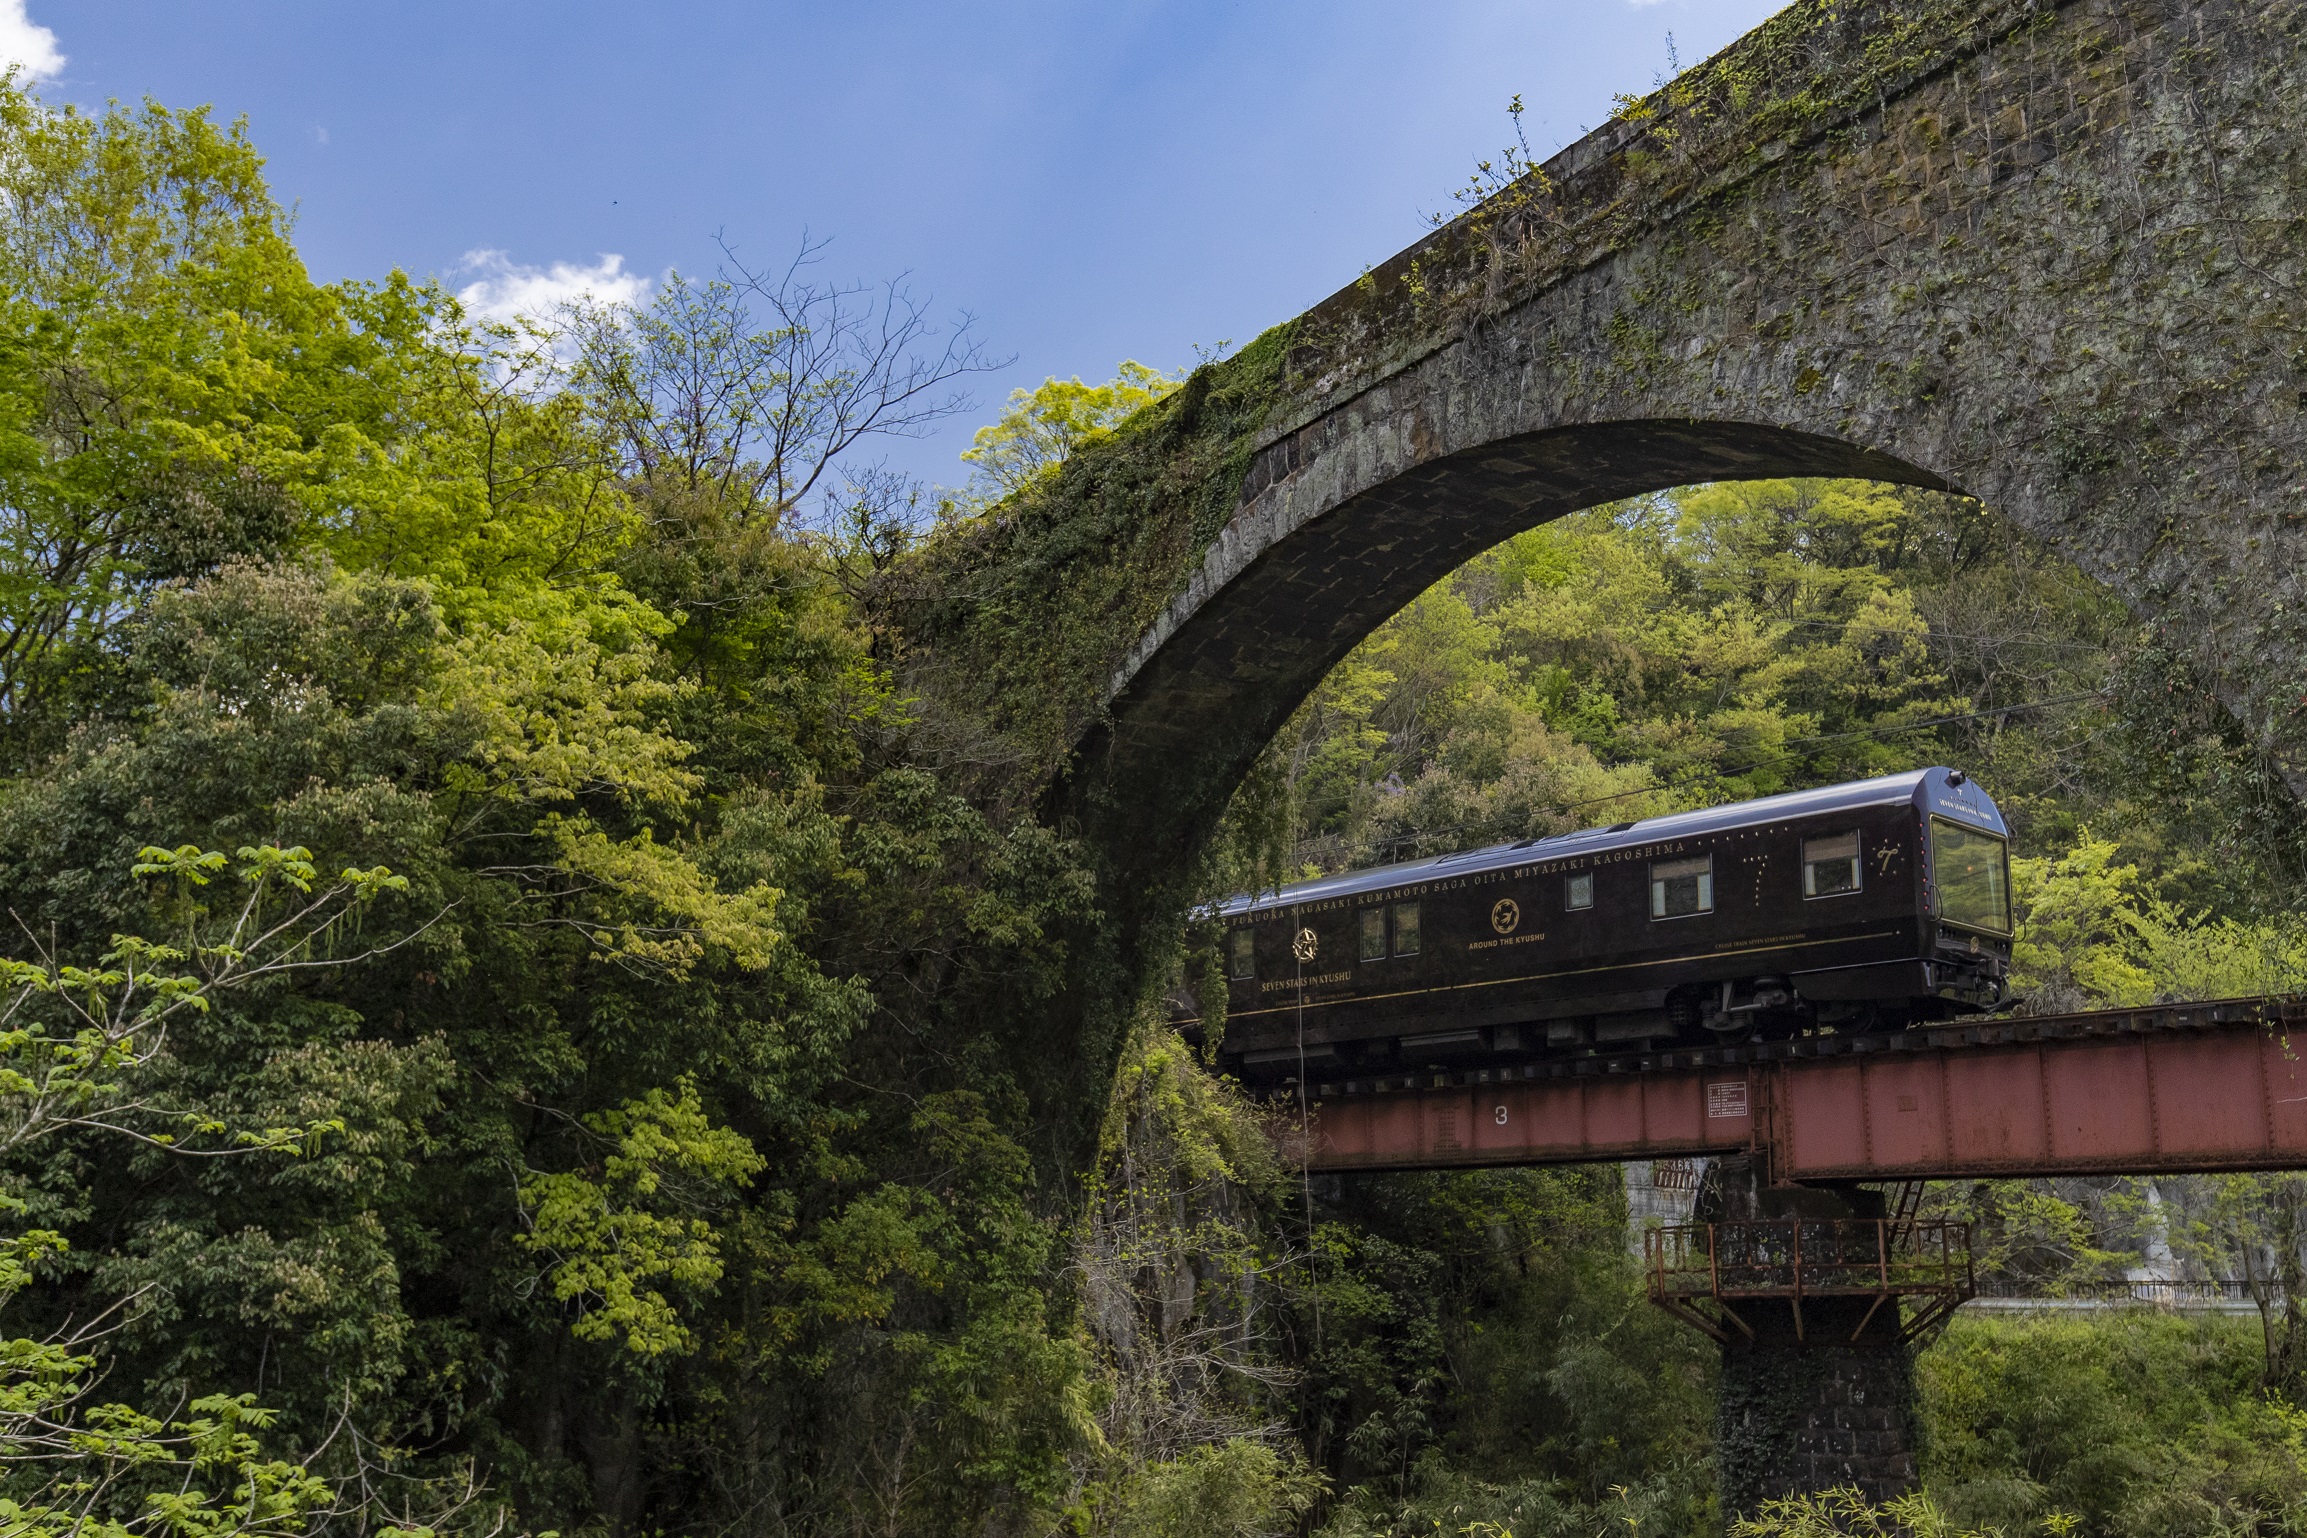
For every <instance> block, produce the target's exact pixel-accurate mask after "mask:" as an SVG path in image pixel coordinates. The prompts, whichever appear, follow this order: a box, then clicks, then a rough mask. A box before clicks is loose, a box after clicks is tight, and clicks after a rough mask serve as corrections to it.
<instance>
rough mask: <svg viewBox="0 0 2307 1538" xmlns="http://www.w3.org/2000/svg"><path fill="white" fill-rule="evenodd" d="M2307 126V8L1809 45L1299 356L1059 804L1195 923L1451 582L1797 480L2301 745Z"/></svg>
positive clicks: (1457, 244) (1492, 232)
mask: <svg viewBox="0 0 2307 1538" xmlns="http://www.w3.org/2000/svg"><path fill="white" fill-rule="evenodd" d="M1726 82H1727V83H1726ZM1836 89H1841V90H1843V91H1844V93H1845V94H1844V96H1843V98H1842V99H1841V101H1840V102H1839V103H1835V102H1834V101H1833V98H1832V96H1831V92H1832V91H1834V90H1836ZM1742 93H1743V95H1744V97H1745V104H1744V105H1743V106H1742V105H1740V103H1739V97H1740V96H1741V94H1742ZM1774 95H1776V96H1779V97H1781V98H1789V97H1797V96H1799V97H1800V98H1801V99H1802V100H1803V101H1804V103H1805V108H1804V111H1803V112H1802V113H1798V114H1793V115H1786V114H1780V115H1777V116H1774V115H1773V109H1772V108H1771V107H1770V106H1769V105H1768V104H1769V101H1770V99H1771V98H1772V97H1773V96H1774ZM2301 99H2307V6H2303V5H2302V4H2301V3H2300V0H2005V3H1996V0H1986V3H1980V0H1874V3H1870V4H1860V5H1849V4H1843V3H1839V0H1837V3H1834V4H1826V3H1819V4H1809V5H1806V4H1797V5H1796V6H1793V7H1791V8H1790V9H1789V10H1788V11H1786V12H1784V13H1782V14H1781V15H1780V16H1779V17H1778V18H1776V19H1774V20H1773V21H1772V22H1771V23H1769V24H1767V25H1766V26H1765V27H1764V28H1762V29H1760V30H1759V31H1757V32H1756V33H1754V34H1752V35H1750V36H1749V37H1748V38H1746V39H1744V40H1742V41H1741V42H1740V43H1738V44H1736V45H1734V46H1733V47H1732V48H1731V49H1730V50H1729V51H1728V52H1726V53H1725V54H1724V55H1722V56H1721V57H1719V58H1717V59H1715V60H1712V61H1709V63H1708V64H1706V65H1704V66H1701V67H1700V68H1699V69H1698V70H1695V71H1693V72H1692V73H1691V75H1690V76H1687V77H1685V79H1684V80H1683V81H1679V82H1677V83H1676V86H1675V87H1671V88H1669V89H1668V90H1667V91H1665V92H1662V93H1660V94H1659V95H1657V96H1654V97H1653V98H1651V99H1650V101H1649V103H1647V104H1646V105H1645V107H1644V108H1642V109H1640V110H1639V111H1638V112H1637V113H1635V114H1632V115H1630V116H1629V117H1627V118H1625V119H1621V120H1619V121H1615V122H1613V123H1611V124H1609V125H1606V126H1605V127H1604V128H1603V129H1601V130H1598V131H1597V132H1595V133H1594V134H1592V135H1589V136H1588V137H1587V138H1586V139H1584V140H1582V141H1580V142H1579V143H1577V144H1574V145H1572V146H1571V147H1570V148H1569V149H1567V150H1565V151H1563V152H1562V153H1561V154H1560V155H1558V156H1557V157H1555V159H1554V160H1553V161H1551V162H1549V163H1548V165H1547V167H1546V174H1545V179H1544V184H1543V185H1542V186H1541V185H1539V184H1534V183H1525V184H1524V185H1523V186H1521V187H1520V188H1518V189H1516V190H1515V191H1513V192H1511V193H1509V194H1507V195H1505V196H1504V197H1502V198H1500V199H1496V200H1493V202H1492V203H1491V204H1489V205H1485V207H1484V208H1483V209H1480V210H1477V211H1475V212H1474V213H1473V214H1470V215H1468V216H1467V217H1465V218H1463V219H1461V220H1460V221H1458V223H1457V224H1455V225H1453V226H1451V227H1449V228H1447V229H1445V230H1443V231H1441V232H1439V233H1438V234H1436V235H1435V236H1433V237H1431V238H1429V239H1428V240H1426V241H1424V242H1422V243H1421V244H1420V245H1419V246H1417V247H1413V248H1412V249H1411V250H1409V251H1406V252H1404V253H1402V254H1401V255H1399V256H1397V257H1396V258H1394V259H1393V260H1392V261H1391V262H1389V263H1387V264H1386V265H1385V266H1384V267H1381V268H1379V269H1377V270H1375V271H1374V272H1373V273H1371V274H1370V275H1369V276H1368V277H1366V278H1365V279H1363V280H1362V281H1360V282H1358V283H1356V284H1354V285H1352V286H1350V287H1348V288H1347V289H1345V290H1343V291H1341V292H1340V293H1339V294H1337V295H1335V296H1333V297H1332V298H1331V299H1330V300H1328V301H1326V302H1325V303H1323V304H1322V305H1320V306H1317V307H1316V308H1315V309H1314V310H1313V311H1311V312H1309V313H1308V314H1307V315H1305V316H1302V317H1300V318H1299V319H1298V320H1297V321H1295V322H1292V323H1291V324H1290V325H1289V326H1288V327H1286V328H1284V329H1283V331H1282V332H1281V333H1279V334H1277V335H1275V336H1272V337H1269V338H1268V339H1265V341H1266V344H1267V345H1269V346H1271V347H1273V348H1275V349H1276V350H1277V351H1278V364H1277V365H1276V366H1275V367H1274V369H1273V375H1274V377H1273V398H1272V401H1271V404H1270V406H1269V408H1268V410H1267V413H1266V416H1265V418H1264V420H1263V421H1262V422H1260V423H1258V424H1257V425H1256V426H1255V427H1254V428H1253V429H1251V430H1250V432H1249V433H1248V434H1247V443H1246V445H1244V446H1245V447H1246V448H1247V449H1248V452H1247V454H1246V456H1243V455H1240V454H1237V456H1236V458H1237V460H1246V469H1245V470H1244V472H1243V473H1242V477H1241V480H1240V483H1239V487H1238V490H1237V491H1236V493H1235V494H1234V496H1233V498H1232V499H1231V512H1230V516H1229V517H1227V518H1226V519H1225V521H1224V524H1223V527H1222V528H1220V529H1218V530H1217V531H1216V533H1215V537H1214V538H1212V539H1210V540H1209V541H1208V542H1207V543H1206V544H1203V545H1201V546H1199V547H1198V548H1195V549H1189V550H1184V551H1181V552H1180V554H1181V555H1182V556H1184V557H1185V558H1184V559H1182V560H1180V561H1179V562H1178V563H1177V569H1176V574H1175V576H1174V578H1173V579H1172V585H1171V587H1170V590H1169V592H1168V593H1167V594H1166V595H1165V596H1164V598H1163V600H1162V601H1161V602H1160V603H1159V605H1158V607H1149V609H1148V610H1147V611H1146V612H1145V613H1144V617H1143V618H1142V619H1140V620H1139V621H1137V622H1136V624H1135V628H1134V633H1130V634H1127V635H1123V634H1120V633H1118V631H1117V634H1116V636H1115V638H1114V639H1115V643H1116V645H1115V650H1114V652H1113V654H1112V658H1111V662H1110V665H1109V667H1108V669H1107V671H1106V673H1105V675H1104V677H1103V678H1102V679H1100V680H1099V681H1098V684H1097V688H1096V693H1097V709H1096V710H1095V711H1093V712H1088V713H1085V715H1084V717H1083V724H1082V726H1081V728H1080V730H1079V732H1078V735H1077V737H1076V739H1075V740H1076V750H1075V752H1074V755H1073V760H1072V764H1071V767H1070V769H1069V771H1068V774H1067V777H1066V780H1065V782H1064V785H1063V787H1062V789H1061V791H1060V793H1059V796H1058V798H1057V801H1056V802H1055V803H1054V804H1056V805H1057V806H1059V807H1060V808H1061V809H1062V813H1063V815H1064V816H1066V817H1067V818H1069V819H1070V820H1071V822H1072V825H1073V826H1075V827H1076V828H1077V829H1078V830H1079V831H1081V832H1082V833H1083V834H1084V835H1085V836H1086V837H1087V838H1088V839H1089V840H1090V841H1091V842H1092V844H1093V845H1094V846H1095V847H1096V848H1097V849H1098V850H1099V851H1100V852H1101V855H1102V856H1103V858H1104V861H1105V863H1106V864H1107V866H1108V868H1109V869H1110V870H1111V871H1112V872H1114V874H1115V876H1116V878H1117V879H1118V880H1120V881H1121V882H1123V883H1124V884H1125V885H1126V886H1127V887H1128V888H1129V889H1130V890H1132V891H1136V890H1151V889H1152V888H1154V887H1158V886H1159V885H1160V884H1161V880H1162V878H1163V877H1164V876H1165V875H1166V874H1168V873H1170V872H1173V871H1175V870H1177V869H1178V868H1179V867H1180V863H1181V862H1182V861H1184V860H1186V859H1187V858H1188V857H1190V855H1191V854H1192V852H1193V851H1194V850H1195V849H1196V848H1197V847H1198V846H1199V844H1200V842H1201V841H1202V839H1203V838H1204V837H1205V836H1206V834H1207V832H1208V831H1209V829H1210V828H1211V827H1212V826H1213V825H1214V822H1215V819H1216V817H1217V815H1218V813H1219V811H1220V810H1221V809H1222V807H1223V806H1224V804H1225V802H1226V800H1227V799H1228V797H1229V796H1230V794H1231V792H1232V790H1233V789H1234V787H1235V786H1236V785H1237V784H1238V783H1239V781H1240V779H1241V777H1242V775H1243V773H1244V772H1245V771H1246V769H1247V767H1248V766H1249V764H1250V763H1251V762H1252V760H1253V759H1254V757H1255V755H1256V754H1257V752H1258V751H1259V749H1260V748H1261V747H1262V745H1263V744H1264V743H1265V742H1266V741H1268V740H1269V739H1270V738H1271V736H1272V734H1273V732H1274V731H1275V730H1276V729H1277V728H1278V727H1279V726H1280V724H1281V723H1282V722H1283V721H1284V720H1285V719H1286V718H1287V716H1288V714H1289V713H1290V711H1291V710H1292V709H1293V708H1294V707H1295V706H1296V705H1297V704H1298V703H1299V702H1300V701H1301V700H1302V699H1303V698H1304V697H1305V696H1306V694H1307V693H1308V692H1310V691H1311V690H1312V688H1313V687H1314V686H1315V685H1316V684H1317V683H1318V682H1319V680H1320V679H1321V677H1322V676H1323V674H1324V673H1325V672H1326V671H1327V669H1328V668H1329V667H1330V666H1331V665H1332V664H1334V663H1335V662H1336V661H1337V660H1338V659H1339V658H1341V657H1342V656H1343V655H1344V654H1345V653H1346V651H1347V650H1348V649H1349V648H1350V647H1351V646H1352V645H1353V644H1354V642H1355V641H1357V640H1359V639H1360V638H1361V637H1362V636H1363V635H1365V634H1367V633H1368V631H1369V630H1370V629H1372V628H1373V627H1374V626H1375V625H1376V624H1378V623H1379V622H1380V621H1381V620H1383V619H1384V618H1385V617H1386V616H1387V615H1389V614H1391V613H1393V612H1394V611H1395V610H1397V609H1399V608H1400V607H1401V606H1402V605H1403V604H1404V603H1406V602H1407V601H1408V600H1409V599H1410V598H1412V597H1414V596H1415V595H1416V593H1417V592H1418V591H1419V590H1421V589H1422V588H1423V587H1425V586H1426V585H1427V584H1429V583H1431V582H1432V581H1434V580H1436V579H1438V578H1439V577H1441V576H1442V575H1444V574H1446V573H1447V572H1448V571H1450V570H1452V569H1453V568H1455V567H1456V566H1458V565H1459V564H1461V563H1462V562H1464V561H1465V560H1466V559H1468V558H1469V557H1470V556H1472V555H1473V554H1475V553H1477V552H1478V551H1480V550H1482V549H1484V548H1486V547H1488V546H1490V545H1492V544H1494V543H1496V542H1497V541H1499V540H1501V539H1504V538H1506V537H1508V536H1510V535H1512V534H1514V533H1516V532H1518V531H1520V530H1523V529H1526V528H1529V527H1531V526H1533V525H1535V524H1538V523H1541V522H1544V521H1546V520H1548V519H1550V518H1553V517H1557V516H1559V515H1561V514H1563V513H1567V512H1570V511H1573V510H1575V509H1577V508H1580V507H1584V506H1590V505H1593V504H1595V503H1598V502H1601V501H1605V500H1609V499H1612V498H1616V497H1621V496H1627V495H1631V494H1634V493H1637V492H1641V491H1645V490H1650V489H1656V488H1662V487H1666V486H1672V485H1678V484H1686V483H1690V482H1694V481H1702V480H1711V479H1738V478H1754V477H1769V476H1783V475H1848V476H1867V477H1874V478H1879V479H1884V480H1891V481H1901V482H1907V483H1910V484H1916V485H1922V486H1929V487H1938V488H1951V489H1957V490H1961V491H1965V492H1968V493H1970V494H1972V495H1975V496H1977V497H1979V498H1981V499H1982V500H1983V501H1985V502H1986V503H1988V504H1989V505H1990V506H1992V507H1993V508H1994V509H1995V510H1996V511H1997V512H1998V513H2000V514H2001V515H2003V516H2005V517H2008V518H2010V519H2011V520H2013V521H2014V522H2016V523H2017V524H2019V525H2020V526H2021V527H2023V528H2025V529H2026V530H2028V531H2030V532H2031V533H2034V534H2036V535H2038V536H2040V537H2042V538H2044V539H2046V540H2048V541H2050V542H2052V543H2053V544H2055V545H2057V546H2059V547H2060V548H2062V549H2063V550H2064V552H2065V553H2066V554H2067V555H2068V556H2069V557H2071V558H2072V559H2074V560H2076V561H2077V562H2078V563H2079V564H2080V565H2081V566H2082V567H2083V568H2084V569H2085V570H2087V571H2089V572H2091V573H2092V574H2094V575H2096V576H2098V577H2099V578H2101V579H2102V580H2104V581H2107V582H2108V583H2110V584H2111V585H2112V586H2113V587H2114V588H2115V589H2116V590H2117V591H2118V592H2120V593H2121V594H2122V595H2123V596H2124V597H2125V598H2126V599H2127V600H2128V601H2129V602H2130V603H2131V604H2132V605H2133V606H2134V607H2135V608H2136V609H2137V610H2138V611H2139V612H2140V613H2142V614H2143V615H2147V616H2151V617H2155V618H2159V619H2163V620H2166V621H2169V622H2170V623H2171V625H2172V627H2173V629H2174V630H2176V631H2178V632H2180V633H2183V634H2185V635H2187V636H2188V637H2190V638H2191V639H2192V640H2193V641H2194V642H2195V644H2196V645H2197V647H2198V648H2199V650H2200V653H2201V655H2202V657H2203V659H2204V661H2205V663H2206V666H2207V668H2208V671H2209V672H2210V674H2211V675H2212V676H2213V677H2214V678H2215V680H2216V687H2218V688H2219V690H2220V692H2221V693H2222V695H2223V696H2224V697H2225V699H2226V701H2227V703H2228V704H2229V705H2230V706H2232V707H2233V708H2234V709H2235V710H2236V711H2237V712H2238V713H2239V714H2240V715H2241V716H2243V717H2244V718H2245V719H2246V720H2247V721H2249V722H2251V723H2253V724H2254V725H2256V726H2257V727H2258V728H2259V729H2260V730H2261V732H2262V735H2263V736H2264V737H2265V738H2266V739H2267V740H2268V741H2269V742H2270V745H2272V746H2276V747H2278V748H2279V749H2282V748H2286V747H2287V746H2288V745H2289V741H2290V739H2291V738H2293V737H2295V736H2296V735H2297V732H2296V730H2295V725H2294V718H2295V716H2296V715H2297V712H2296V710H2295V708H2294V707H2296V706H2297V704H2298V699H2299V696H2300V694H2301V690H2300V689H2298V688H2295V687H2293V686H2292V685H2293V682H2294V681H2295V680H2298V679H2299V678H2300V677H2301V676H2302V667H2301V665H2302V662H2303V660H2307V644H2303V642H2307V629H2303V627H2302V624H2301V620H2302V618H2303V617H2307V589H2303V584H2302V574H2303V573H2307V538H2303V535H2302V527H2301V522H2302V518H2303V517H2307V464H2303V463H2302V458H2303V456H2307V136H2303V135H2301V134H2299V133H2298V131H2297V129H2296V125H2295V119H2294V112H2295V104H2296V102H2297V101H2299V100H2301ZM1213 387H1214V386H1213ZM1192 414H1193V413H1192V408H1191V407H1190V405H1189V407H1188V409H1187V410H1185V411H1184V412H1182V413H1181V415H1183V416H1191V415H1192ZM1147 511H1148V513H1149V514H1155V515H1156V516H1157V517H1158V509H1157V508H1154V507H1149V508H1148V509H1147Z"/></svg>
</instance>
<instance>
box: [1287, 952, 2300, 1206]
mask: <svg viewBox="0 0 2307 1538" xmlns="http://www.w3.org/2000/svg"><path fill="white" fill-rule="evenodd" d="M2294 1033H2297V1037H2298V1039H2296V1040H2295V1035H2294ZM1306 1089H1307V1092H1308V1107H1309V1112H1310V1116H1309V1121H1310V1124H1311V1125H1310V1130H1311V1146H1310V1147H1308V1148H1306V1149H1305V1150H1304V1151H1303V1152H1304V1157H1305V1159H1306V1163H1307V1166H1308V1168H1309V1169H1311V1170H1313V1171H1315V1172H1322V1171H1340V1172H1342V1171H1347V1170H1401V1169H1464V1168H1470V1167H1476V1166H1482V1165H1528V1164H1575V1163H1589V1162H1601V1161H1615V1160H1623V1159H1660V1158H1675V1157H1687V1156H1690V1155H1708V1154H1730V1153H1744V1154H1747V1155H1748V1156H1750V1157H1751V1158H1752V1159H1754V1160H1755V1162H1756V1165H1757V1168H1758V1170H1759V1171H1761V1172H1762V1174H1763V1178H1764V1179H1765V1180H1766V1181H1767V1182H1770V1183H1772V1184H1780V1185H1784V1184H1792V1183H1798V1182H1799V1183H1813V1182H1844V1181H1905V1180H1925V1179H1928V1180H1951V1179H1968V1178H1980V1177H1994V1176H2018V1175H2082V1174H2093V1175H2118V1174H2122V1175H2155V1174H2166V1173H2178V1172H2183V1171H2218V1170H2253V1169H2285V1168H2303V1167H2307V998H2288V999H2230V1000H2222V1001H2219V1002H2215V1003H2206V1004H2178V1005H2158V1006H2154V1007H2150V1008H2145V1009H2127V1010H2095V1011H2091V1012H2089V1013H2084V1014H2073V1015H2048V1016H2039V1017H2034V1018H2024V1019H2006V1020H1991V1021H1958V1022H1950V1023H1948V1024H1945V1025H1939V1026H1931V1027H1925V1028H1919V1029H1914V1030H1906V1031H1898V1032H1890V1033H1884V1034H1879V1035H1852V1036H1809V1037H1802V1038H1798V1039H1796V1040H1792V1041H1779V1042H1761V1043H1754V1044H1750V1045H1742V1046H1732V1047H1708V1048H1703V1049H1696V1050H1690V1051H1678V1052H1660V1053H1653V1054H1649V1055H1644V1056H1629V1057H1623V1058H1611V1059H1603V1058H1586V1059H1577V1060H1572V1061H1569V1062H1559V1063H1548V1064H1532V1065H1526V1066H1521V1067H1515V1068H1506V1069H1486V1070H1480V1071H1474V1072H1463V1073H1456V1074H1442V1073H1427V1074H1420V1075H1413V1076H1408V1077H1405V1076H1402V1075H1395V1076H1393V1077H1391V1078H1386V1079H1362V1080H1351V1079H1346V1080H1338V1081H1332V1082H1314V1083H1309V1084H1308V1085H1307V1086H1306ZM1292 1152H1293V1153H1297V1152H1298V1150H1295V1149H1293V1150H1292Z"/></svg>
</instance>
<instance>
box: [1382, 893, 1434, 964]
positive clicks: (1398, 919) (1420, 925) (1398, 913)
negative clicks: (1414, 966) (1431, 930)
mask: <svg viewBox="0 0 2307 1538" xmlns="http://www.w3.org/2000/svg"><path fill="white" fill-rule="evenodd" d="M1422 904H1423V899H1421V898H1416V897H1413V898H1411V899H1410V900H1408V901H1407V902H1398V903H1388V904H1387V905H1386V928H1387V931H1388V933H1389V934H1390V936H1391V937H1392V940H1393V954H1394V955H1396V956H1415V955H1418V954H1419V953H1420V952H1421V951H1422V950H1423V949H1424V948H1425V943H1426V928H1425V915H1424V914H1423V913H1421V912H1419V911H1418V910H1419V908H1420V907H1421V906H1422ZM1404 909H1407V910H1409V914H1410V948H1409V949H1408V950H1404V949H1403V948H1402V913H1403V910H1404Z"/></svg>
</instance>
